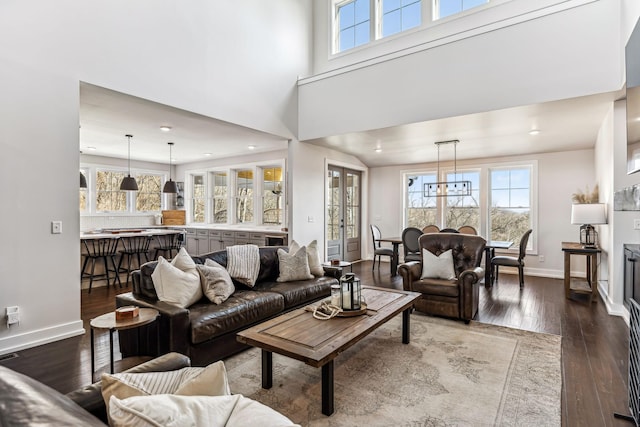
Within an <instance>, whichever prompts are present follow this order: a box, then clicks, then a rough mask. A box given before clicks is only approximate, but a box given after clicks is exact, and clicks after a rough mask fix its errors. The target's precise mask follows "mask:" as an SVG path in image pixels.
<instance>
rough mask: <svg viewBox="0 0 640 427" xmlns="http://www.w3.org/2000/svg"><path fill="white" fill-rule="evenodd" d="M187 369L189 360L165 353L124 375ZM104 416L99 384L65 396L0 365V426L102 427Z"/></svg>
mask: <svg viewBox="0 0 640 427" xmlns="http://www.w3.org/2000/svg"><path fill="white" fill-rule="evenodd" d="M187 366H190V361H189V358H188V357H186V356H184V355H181V354H176V353H170V354H166V355H164V356H161V357H158V358H156V359H153V360H150V361H148V362H146V363H143V364H141V365H138V366H136V367H134V368H131V369H129V370H128V371H126V372H161V371H173V370H176V369H181V368H185V367H187ZM105 424H107V414H106V408H105V404H104V399H103V398H102V391H101V387H100V382H97V383H94V384H91V385H89V386H86V387H83V388H81V389H78V390H75V391H73V392H71V393H68V394H67V395H66V396H65V395H63V394H62V393H59V392H58V391H56V390H54V389H52V388H50V387H48V386H46V385H45V384H43V383H41V382H39V381H37V380H35V379H33V378H30V377H28V376H26V375H24V374H21V373H18V372H16V371H14V370H11V369H9V368H6V367H3V366H0V425H2V426H104V425H105Z"/></svg>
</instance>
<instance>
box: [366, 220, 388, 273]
mask: <svg viewBox="0 0 640 427" xmlns="http://www.w3.org/2000/svg"><path fill="white" fill-rule="evenodd" d="M370 226H371V236H372V238H373V265H372V266H371V271H373V270H374V269H375V266H376V257H378V270H380V258H381V257H383V256H388V257H389V260H392V259H393V249H391V248H383V247H382V246H381V245H380V239H381V238H382V233H380V229H379V228H378V226H377V225H373V224H370Z"/></svg>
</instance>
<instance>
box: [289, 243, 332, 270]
mask: <svg viewBox="0 0 640 427" xmlns="http://www.w3.org/2000/svg"><path fill="white" fill-rule="evenodd" d="M300 247H301V246H300V245H299V244H298V242H296V241H295V240H294V241H292V242H291V244H290V245H289V253H290V254H295V253H296V252H298V250H299V249H300ZM307 258H308V260H309V271H311V274H313V275H314V276H316V277H321V276H324V269H323V268H322V261H320V252H318V241H317V240H314V241H312V242H311V243H309V244H308V245H307Z"/></svg>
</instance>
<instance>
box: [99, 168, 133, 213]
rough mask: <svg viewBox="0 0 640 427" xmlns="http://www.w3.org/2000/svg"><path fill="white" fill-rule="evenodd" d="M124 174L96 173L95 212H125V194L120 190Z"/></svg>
mask: <svg viewBox="0 0 640 427" xmlns="http://www.w3.org/2000/svg"><path fill="white" fill-rule="evenodd" d="M124 177H125V173H124V172H117V171H111V170H106V169H98V170H97V171H96V212H126V211H127V192H126V191H121V190H120V183H121V182H122V179H123V178H124Z"/></svg>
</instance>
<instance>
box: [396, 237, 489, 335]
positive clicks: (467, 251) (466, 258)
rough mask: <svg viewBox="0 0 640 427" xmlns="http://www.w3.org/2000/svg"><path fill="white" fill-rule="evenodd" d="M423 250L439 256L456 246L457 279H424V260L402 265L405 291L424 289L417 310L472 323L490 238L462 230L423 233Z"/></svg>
mask: <svg viewBox="0 0 640 427" xmlns="http://www.w3.org/2000/svg"><path fill="white" fill-rule="evenodd" d="M419 245H420V253H422V250H423V249H426V250H428V251H430V252H431V253H432V254H434V255H436V256H440V254H442V253H443V252H445V251H447V250H449V249H452V252H453V263H454V270H455V276H456V278H455V280H446V279H431V278H425V279H420V276H421V275H422V262H421V261H410V262H406V263H404V264H401V265H400V266H399V267H398V273H399V274H400V275H401V276H402V285H403V288H404V290H405V291H414V292H420V293H421V294H422V298H420V299H419V300H417V301H416V303H415V305H414V307H415V309H416V310H418V311H420V312H423V313H427V314H433V315H437V316H445V317H452V318H455V319H462V320H464V321H465V323H469V321H470V320H471V319H473V318H474V317H475V316H476V313H477V312H478V299H479V292H480V291H479V284H478V282H479V281H480V279H482V278H483V277H484V269H483V268H482V267H480V263H481V261H482V254H483V252H484V247H485V245H486V241H485V240H484V239H483V238H482V237H480V236H472V235H468V234H460V233H428V234H423V235H422V236H420V239H419Z"/></svg>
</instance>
